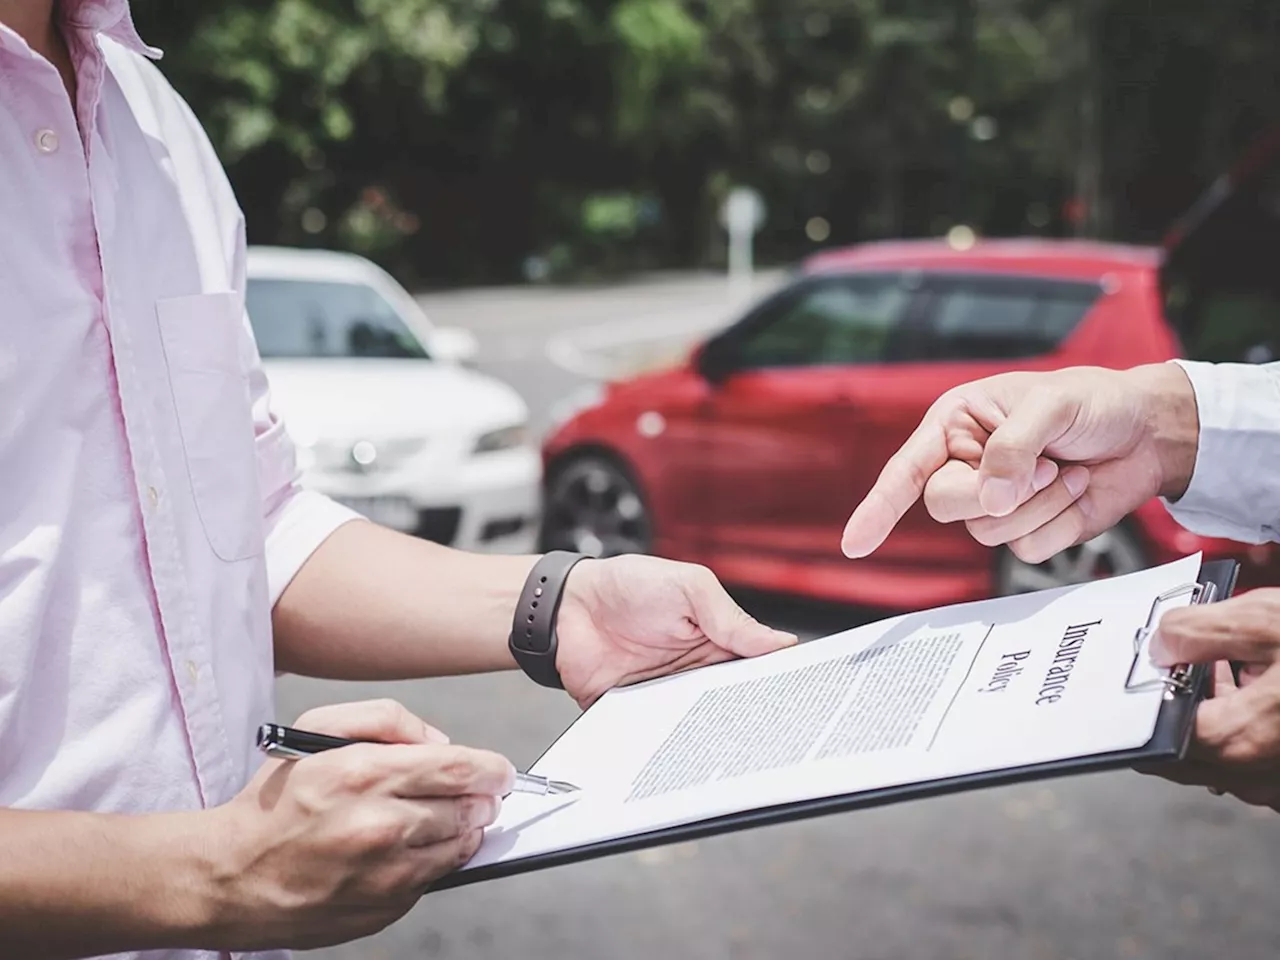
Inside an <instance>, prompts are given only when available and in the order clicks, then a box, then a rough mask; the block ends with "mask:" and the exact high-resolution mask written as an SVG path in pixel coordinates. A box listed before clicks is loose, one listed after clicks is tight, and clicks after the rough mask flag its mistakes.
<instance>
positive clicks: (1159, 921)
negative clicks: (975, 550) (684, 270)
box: [279, 277, 1280, 960]
mask: <svg viewBox="0 0 1280 960" xmlns="http://www.w3.org/2000/svg"><path fill="white" fill-rule="evenodd" d="M424 303H425V304H426V306H427V308H428V310H429V311H430V312H431V315H432V316H433V318H435V319H436V320H437V322H439V323H442V324H448V325H453V324H459V325H464V326H468V327H469V328H471V329H472V330H474V331H475V333H476V334H477V337H478V338H479V340H480V345H481V366H482V367H483V368H484V369H486V370H488V371H489V372H492V373H494V374H496V375H498V376H501V377H503V378H504V379H506V380H508V382H510V383H512V384H513V385H514V386H515V387H516V388H517V389H518V390H520V391H521V393H522V394H524V396H525V397H526V399H527V400H528V401H529V403H530V406H531V408H532V410H533V411H534V416H535V423H536V424H537V425H538V426H539V427H542V426H544V425H545V424H546V422H547V418H548V411H549V409H550V407H551V405H552V404H553V403H554V402H555V401H557V400H558V399H560V398H561V397H562V396H564V395H565V393H567V392H568V391H570V390H572V389H573V388H574V387H575V386H578V385H580V384H582V383H583V382H585V379H584V378H583V377H581V376H578V375H576V374H573V373H570V372H567V371H565V370H563V369H561V368H559V367H557V366H556V365H555V364H554V363H553V362H552V360H551V359H549V358H548V350H547V343H548V341H549V340H551V341H555V340H556V338H557V337H561V338H563V337H564V336H565V335H566V334H567V335H569V336H570V339H572V335H573V334H574V332H575V331H581V330H591V331H594V332H596V333H599V332H600V331H603V330H608V329H609V328H616V329H617V330H619V331H623V332H625V331H627V330H643V329H645V328H646V327H647V326H648V325H649V322H650V320H652V319H654V318H662V317H668V318H669V317H671V316H673V315H674V314H676V313H677V312H679V311H691V312H690V313H689V316H690V321H689V322H690V329H691V330H693V329H695V328H698V327H699V326H700V325H714V323H715V320H714V319H709V318H712V317H719V316H721V315H724V314H725V313H726V305H725V301H724V290H723V288H722V286H721V283H720V281H719V280H718V278H709V277H677V278H656V279H654V280H652V281H649V282H646V283H642V284H636V285H633V286H629V287H626V288H622V289H613V290H610V289H592V290H576V291H569V292H565V291H556V290H548V289H540V290H532V291H526V290H519V289H513V290H498V291H482V292H476V293H459V294H440V295H434V296H431V297H428V298H424ZM699 311H703V315H702V316H698V315H697V314H698V312H699ZM552 354H553V356H554V355H555V351H552ZM743 599H744V602H746V603H747V604H748V605H749V607H750V608H751V609H752V610H753V612H754V613H756V614H757V616H760V617H762V618H763V619H766V620H768V621H769V622H772V623H775V624H777V625H779V626H784V627H787V628H789V629H795V630H799V631H800V632H801V633H802V634H803V635H805V636H809V637H811V636H815V635H821V634H825V633H830V632H834V631H836V630H838V629H840V628H842V627H844V626H851V625H853V624H854V623H856V622H859V621H861V620H862V619H864V618H865V617H866V614H865V613H862V612H859V611H853V610H841V609H839V608H835V609H833V608H830V607H827V608H823V609H821V610H814V609H811V608H809V607H808V606H807V605H805V604H800V603H795V602H780V601H777V600H774V599H769V598H759V597H745V598H743ZM380 696H392V697H395V698H396V699H399V700H400V701H402V702H403V703H405V704H406V705H407V706H408V707H409V708H410V709H412V710H414V711H415V712H417V713H419V714H420V715H422V716H423V717H426V718H427V719H429V720H430V721H431V722H432V723H434V724H435V725H436V726H439V727H441V728H442V729H444V730H445V731H446V732H447V733H448V734H449V735H450V736H451V737H452V738H453V740H454V741H455V742H464V743H469V744H473V745H476V746H483V747H487V748H490V749H495V750H499V751H501V752H503V753H505V754H506V755H507V756H509V757H510V758H511V759H512V761H513V762H515V763H516V764H518V765H524V764H527V763H529V762H530V761H532V760H533V759H534V758H536V757H537V755H538V754H539V753H540V752H541V750H542V749H543V747H545V745H546V744H548V743H549V742H550V741H551V740H552V739H553V738H554V737H555V736H556V735H557V734H558V733H559V732H560V731H561V730H562V729H563V728H564V727H565V726H567V725H568V724H569V723H570V722H571V721H572V719H573V718H574V716H575V715H576V712H577V711H576V708H575V707H574V706H573V704H572V703H571V702H569V701H568V699H567V698H566V697H564V696H563V695H562V694H557V693H555V692H553V691H547V690H543V689H540V688H538V687H536V686H534V685H533V684H531V683H529V682H527V681H525V680H524V679H523V678H522V677H520V676H518V675H514V674H512V675H503V676H496V677H466V678H455V679H447V680H433V681H422V682H412V683H396V684H369V683H359V684H343V683H334V682H321V681H311V680H302V679H298V678H292V677H286V678H282V679H281V681H280V684H279V704H280V710H279V716H280V717H281V718H282V719H291V718H292V717H294V716H296V715H297V714H298V713H300V712H301V711H302V710H305V709H307V708H308V707H311V706H314V705H317V704H321V703H328V702H334V701H339V700H356V699H366V698H370V697H380ZM1277 891H1280V815H1277V814H1276V813H1274V812H1271V811H1258V810H1255V809H1252V808H1249V807H1246V806H1244V805H1243V804H1240V803H1238V802H1236V801H1234V800H1231V799H1226V798H1222V799H1220V798H1214V797H1211V796H1210V795H1209V794H1208V793H1207V792H1206V791H1204V790H1200V789H1193V788H1185V787H1177V786H1173V785H1170V784H1167V783H1165V782H1163V781H1159V780H1155V779H1152V778H1150V777H1143V776H1139V775H1137V774H1133V773H1116V774H1099V775H1091V776H1086V777H1077V778H1072V779H1069V780H1059V781H1052V782H1046V783H1040V784H1034V785H1024V786H1016V787H1004V788H998V789H990V790H984V791H979V792H972V793H966V794H961V795H956V796H951V797H946V798H939V799H931V800H920V801H915V802H911V803H906V804H900V805H895V806H891V807H884V808H880V809H876V810H867V811H861V812H856V813H850V814H843V815H837V816H832V817H825V818H821V819H817V820H811V821H806V822H803V823H795V824H790V825H786V826H777V827H768V828H764V829H758V830H753V831H747V832H743V833H738V834H733V835H729V836H723V837H718V838H713V839H707V840H701V841H697V842H694V843H689V844H683V845H678V846H671V847H664V848H659V849H656V850H650V851H642V852H638V853H633V854H626V855H622V856H616V857H610V858H607V859H603V860H597V861H593V862H590V863H584V864H578V865H573V866H567V867H560V868H556V869H553V870H548V871H543V872H540V873H535V874H531V875H527V876H523V877H513V878H509V879H505V880H497V881H491V882H488V883H483V884H479V885H477V886H474V887H470V888H463V889H460V890H454V891H447V892H442V893H438V894H433V895H431V896H429V897H426V898H425V899H424V900H423V902H422V903H421V904H419V905H418V906H417V907H416V908H415V909H414V910H413V911H412V912H411V913H410V914H409V915H408V916H407V917H406V918H405V919H404V920H402V921H401V922H400V923H398V924H396V925H395V926H393V927H391V928H390V929H388V930H386V931H384V932H383V933H382V934H379V935H377V936H375V937H371V938H368V939H366V940H363V941H360V942H357V943H353V944H349V945H347V946H344V947H338V948H332V949H328V950H321V951H315V952H313V953H309V954H306V956H309V957H316V958H320V960H410V958H412V960H419V958H446V960H461V958H467V960H489V958H493V960H499V958H502V960H506V958H516V957H519V958H527V960H553V958H554V960H598V958H616V960H642V958H649V957H654V956H665V957H696V958H699V960H704V958H705V960H721V958H723V960H764V958H783V957H785V958H788V960H798V958H809V957H813V958H823V960H828V958H842V960H844V958H847V960H935V958H936V960H964V958H973V960H1101V958H1121V960H1139V958H1150V960H1155V958H1162V960H1182V958H1185V960H1199V958H1215V960H1217V958H1221V960H1253V958H1258V960H1262V958H1268V960H1270V958H1274V957H1275V956H1276V955H1277V953H1280V910H1277V908H1276V896H1277Z"/></svg>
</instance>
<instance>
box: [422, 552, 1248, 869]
mask: <svg viewBox="0 0 1280 960" xmlns="http://www.w3.org/2000/svg"><path fill="white" fill-rule="evenodd" d="M1239 570H1240V565H1239V563H1238V562H1236V561H1234V560H1213V561H1208V562H1205V563H1202V564H1201V567H1200V576H1199V578H1198V580H1197V582H1196V583H1194V584H1186V585H1184V586H1182V587H1179V588H1177V589H1176V590H1171V591H1168V592H1167V593H1164V594H1161V595H1160V596H1158V597H1156V598H1155V600H1154V601H1153V602H1152V605H1151V614H1150V616H1149V617H1148V619H1147V623H1146V625H1145V626H1143V627H1142V628H1140V629H1139V630H1138V631H1137V634H1136V635H1135V637H1134V641H1133V644H1134V652H1133V661H1132V663H1131V665H1130V668H1129V674H1128V676H1127V677H1126V680H1125V687H1126V689H1134V690H1136V689H1145V688H1146V686H1145V684H1144V683H1143V682H1141V681H1135V673H1136V671H1137V668H1138V666H1139V664H1140V662H1141V657H1142V652H1143V650H1144V649H1145V645H1146V642H1147V640H1148V639H1149V638H1150V635H1151V633H1152V632H1153V631H1154V626H1155V624H1156V623H1157V622H1158V620H1159V617H1160V615H1161V613H1162V612H1163V609H1164V608H1165V607H1166V606H1172V605H1175V604H1176V602H1177V601H1178V600H1180V599H1182V598H1183V597H1187V598H1188V600H1189V602H1190V603H1194V604H1207V603H1214V602H1216V601H1218V600H1225V599H1227V598H1228V597H1230V596H1231V595H1232V593H1233V592H1234V591H1235V585H1236V578H1237V576H1238V574H1239ZM1209 676H1210V669H1209V667H1207V666H1204V665H1199V666H1188V665H1180V666H1176V667H1174V668H1173V669H1172V670H1170V672H1169V676H1168V677H1163V678H1160V680H1159V681H1158V682H1159V683H1160V684H1161V685H1162V686H1163V687H1164V688H1165V691H1164V697H1163V703H1162V705H1161V708H1160V713H1159V715H1158V716H1157V719H1156V726H1155V730H1154V732H1153V733H1152V735H1151V739H1150V740H1148V741H1147V743H1146V744H1145V745H1144V746H1142V747H1139V748H1137V749H1134V750H1120V751H1115V752H1111V753H1100V754H1090V755H1086V756H1081V757H1072V758H1070V759H1066V760H1055V761H1052V762H1049V763H1039V764H1032V765H1029V766H1020V767H1010V768H1006V769H1002V770H991V771H986V772H982V773H973V774H965V775H963V776H957V777H947V778H943V779H939V780H928V781H924V782H920V783H908V784H900V785H897V786H893V787H884V788H879V789H873V790H863V791H858V792H856V793H849V794H840V795H837V796H829V797H818V798H815V799H810V800H800V801H796V802H793V803H783V804H777V805H774V806H769V807H761V808H758V809H754V810H744V811H739V812H736V813H731V814H726V815H724V816H719V817H712V818H709V819H705V820H698V821H695V822H693V823H686V824H680V825H678V826H673V827H663V828H660V829H657V830H651V831H647V832H644V833H639V834H633V835H631V836H627V837H619V838H617V839H613V840H603V841H600V842H597V843H590V844H585V845H582V846H578V847H572V848H569V849H566V850H557V851H553V852H550V853H545V854H537V855H534V856H530V857H523V858H521V859H518V860H509V861H505V862H501V863H494V864H489V865H486V866H482V867H475V868H473V869H470V870H466V869H464V870H459V871H456V872H454V873H452V874H449V875H447V876H445V877H442V878H441V879H440V880H438V881H437V882H436V883H435V884H434V885H432V886H431V887H430V888H429V890H428V891H427V892H434V891H437V890H447V889H453V888H457V887H463V886H470V885H471V884H474V883H480V882H483V881H485V880H496V879H499V878H501V877H510V876H516V875H518V874H523V873H530V872H533V871H537V870H545V869H548V868H551V867H558V866H565V865H567V864H571V863H579V862H582V861H586V860H595V859H599V858H601V857H607V856H613V855H615V854H622V853H632V852H635V851H637V850H644V849H648V848H651V847H658V846H665V845H668V844H674V843H684V842H687V841H690V840H699V839H702V838H704V837H713V836H719V835H721V834H726V833H734V832H737V831H740V830H749V829H752V828H755V827H765V826H772V825H775V824H780V823H789V822H791V821H794V820H809V819H813V818H815V817H821V816H827V815H829V814H835V813H846V812H849V811H852V810H863V809H867V808H871V807H879V806H887V805H889V804H892V803H900V802H902V801H906V800H922V799H926V798H929V797H938V796H945V795H947V794H952V793H960V792H963V791H968V790H977V789H982V788H987V787H998V786H1006V785H1009V784H1014V783H1028V782H1033V781H1037V780H1047V779H1053V778H1058V777H1066V776H1070V775H1073V774H1081V773H1100V772H1104V771H1108V770H1121V769H1127V768H1130V767H1133V766H1134V765H1136V764H1140V763H1141V764H1151V763H1161V762H1173V761H1177V760H1180V759H1182V758H1183V757H1184V756H1185V755H1186V750H1187V747H1188V745H1189V744H1190V742H1191V734H1192V732H1193V730H1194V726H1195V723H1194V721H1195V713H1196V707H1197V706H1198V705H1199V703H1200V701H1201V700H1202V699H1203V698H1204V696H1205V694H1206V692H1207V691H1208V683H1209Z"/></svg>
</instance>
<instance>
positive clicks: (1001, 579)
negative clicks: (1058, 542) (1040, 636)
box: [995, 523, 1147, 597]
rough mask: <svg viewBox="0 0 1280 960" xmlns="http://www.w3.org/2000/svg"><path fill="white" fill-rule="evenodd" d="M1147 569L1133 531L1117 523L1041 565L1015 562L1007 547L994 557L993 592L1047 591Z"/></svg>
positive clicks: (1006, 594) (1002, 548)
mask: <svg viewBox="0 0 1280 960" xmlns="http://www.w3.org/2000/svg"><path fill="white" fill-rule="evenodd" d="M1146 566H1147V556H1146V550H1145V549H1143V546H1142V543H1141V541H1140V540H1139V539H1138V537H1137V536H1136V534H1135V533H1134V531H1133V529H1132V528H1131V527H1130V526H1129V524H1127V523H1121V524H1118V525H1117V526H1114V527H1112V528H1111V529H1110V530H1106V531H1104V532H1102V533H1100V534H1098V535H1097V536H1096V537H1094V538H1093V539H1092V540H1088V541H1086V542H1084V543H1082V544H1078V545H1077V546H1074V547H1068V548H1067V549H1066V550H1063V551H1062V552H1061V553H1059V554H1057V555H1056V556H1054V557H1051V558H1050V559H1048V560H1046V561H1045V562H1044V563H1036V564H1031V563H1026V562H1025V561H1023V560H1019V559H1018V558H1017V557H1016V556H1014V553H1013V551H1012V550H1010V549H1009V548H1008V547H1001V548H1000V550H999V552H998V554H997V557H996V571H995V591H996V595H997V596H1002V597H1007V596H1010V595H1012V594H1017V593H1030V592H1032V591H1035V590H1050V589H1053V588H1055V587H1066V586H1071V585H1072V584H1077V583H1088V582H1089V581H1091V580H1098V579H1102V578H1104V577H1117V576H1122V575H1124V574H1126V573H1133V572H1134V571H1136V570H1142V569H1145V568H1146Z"/></svg>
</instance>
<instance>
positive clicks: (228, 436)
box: [156, 293, 263, 561]
mask: <svg viewBox="0 0 1280 960" xmlns="http://www.w3.org/2000/svg"><path fill="white" fill-rule="evenodd" d="M236 303H237V301H236V298H235V295H234V294H231V293H205V294H196V295H193V296H187V297H172V298H167V299H163V300H158V301H156V318H157V321H158V323H159V326H160V336H161V340H162V342H163V344H164V353H165V361H166V364H167V366H168V374H169V388H170V390H171V392H172V394H173V404H174V410H175V412H176V414H177V420H178V428H179V431H180V433H181V436H182V447H183V452H184V455H185V460H186V468H187V475H188V477H189V479H190V482H191V493H192V496H193V497H194V499H195V505H196V511H197V513H198V514H199V515H200V524H201V526H202V527H203V528H204V533H205V536H206V537H207V538H208V541H209V546H210V547H211V548H212V550H213V552H214V553H215V554H216V555H217V556H218V557H219V558H221V559H222V560H226V561H235V560H244V559H247V558H249V557H254V556H257V555H259V554H261V553H262V552H263V527H262V499H261V495H260V493H259V491H258V475H257V461H256V458H255V454H254V426H253V411H252V407H251V403H250V399H249V381H248V377H247V376H246V374H245V370H244V368H243V366H242V365H241V363H240V351H239V346H240V324H241V318H240V314H239V310H238V309H237V307H236Z"/></svg>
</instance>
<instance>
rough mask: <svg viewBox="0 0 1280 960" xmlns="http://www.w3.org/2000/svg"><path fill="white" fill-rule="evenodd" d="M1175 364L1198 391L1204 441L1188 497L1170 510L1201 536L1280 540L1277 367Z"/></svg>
mask: <svg viewBox="0 0 1280 960" xmlns="http://www.w3.org/2000/svg"><path fill="white" fill-rule="evenodd" d="M1174 362H1175V363H1177V364H1178V365H1179V366H1180V367H1182V369H1183V370H1184V371H1186V374H1187V376H1188V378H1189V379H1190V380H1191V386H1192V388H1193V389H1194V391H1195V395H1196V406H1197V408H1198V411H1199V418H1200V440H1199V444H1198V446H1197V449H1196V464H1195V469H1194V471H1193V472H1192V475H1191V482H1190V484H1189V485H1188V487H1187V490H1186V493H1184V494H1183V495H1182V497H1180V498H1179V499H1178V500H1177V501H1176V502H1170V501H1167V500H1166V501H1165V506H1167V507H1168V509H1169V512H1170V513H1171V514H1173V517H1174V519H1175V520H1177V521H1178V522H1179V523H1180V524H1182V525H1183V526H1184V527H1186V528H1187V529H1188V530H1190V531H1192V532H1193V533H1198V534H1201V535H1202V536H1208V537H1223V538H1226V539H1229V540H1236V541H1240V542H1242V543H1265V542H1267V541H1271V540H1280V363H1267V364H1246V363H1200V362H1192V361H1185V360H1178V361H1174Z"/></svg>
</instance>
